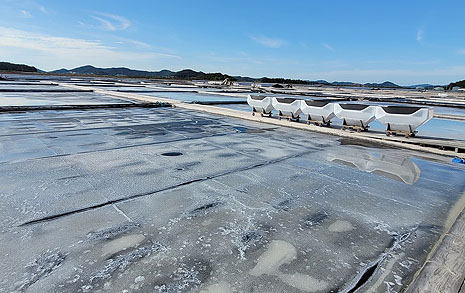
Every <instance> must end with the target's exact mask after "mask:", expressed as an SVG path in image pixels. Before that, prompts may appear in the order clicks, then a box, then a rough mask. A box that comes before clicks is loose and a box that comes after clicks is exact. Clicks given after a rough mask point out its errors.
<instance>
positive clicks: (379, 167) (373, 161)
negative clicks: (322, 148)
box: [326, 149, 421, 184]
mask: <svg viewBox="0 0 465 293" xmlns="http://www.w3.org/2000/svg"><path fill="white" fill-rule="evenodd" d="M326 158H327V160H328V161H331V162H336V163H339V164H344V165H346V166H351V167H354V168H357V169H359V170H362V171H365V172H368V173H372V174H376V175H381V176H384V177H388V178H391V179H394V180H398V181H402V182H404V183H406V184H414V183H415V182H417V181H418V179H419V178H420V173H421V171H420V168H418V166H417V165H416V164H415V163H414V162H413V161H412V160H411V159H410V157H409V156H407V155H405V154H404V155H401V154H382V155H375V154H372V153H368V152H367V151H363V150H357V149H352V151H351V152H345V153H341V152H334V151H330V152H328V153H327V157H326Z"/></svg>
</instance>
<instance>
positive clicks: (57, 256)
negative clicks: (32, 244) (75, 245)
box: [15, 251, 66, 292]
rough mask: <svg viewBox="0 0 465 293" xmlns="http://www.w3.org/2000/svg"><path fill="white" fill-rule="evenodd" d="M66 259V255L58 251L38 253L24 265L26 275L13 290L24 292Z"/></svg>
mask: <svg viewBox="0 0 465 293" xmlns="http://www.w3.org/2000/svg"><path fill="white" fill-rule="evenodd" d="M65 259H66V255H65V254H64V253H62V252H60V251H46V252H45V253H43V254H41V255H39V256H38V257H37V258H36V259H34V260H33V261H32V262H31V263H29V264H27V265H26V271H27V273H26V275H25V276H23V278H24V279H23V281H21V282H20V283H19V284H18V285H17V287H16V289H15V292H25V291H26V290H27V289H28V288H29V287H30V286H32V285H33V284H34V283H36V282H37V281H39V280H40V279H42V278H43V277H46V276H48V275H49V274H50V273H52V272H53V271H54V270H55V269H57V268H58V267H59V266H60V265H61V263H62V262H63V261H64V260H65Z"/></svg>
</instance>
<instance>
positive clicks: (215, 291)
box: [200, 281, 234, 293]
mask: <svg viewBox="0 0 465 293" xmlns="http://www.w3.org/2000/svg"><path fill="white" fill-rule="evenodd" d="M232 292H234V290H233V288H232V287H231V285H230V284H229V283H228V282H225V281H221V282H219V283H216V284H212V285H210V286H208V287H207V288H205V290H202V291H200V293H232Z"/></svg>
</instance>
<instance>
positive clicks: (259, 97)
mask: <svg viewBox="0 0 465 293" xmlns="http://www.w3.org/2000/svg"><path fill="white" fill-rule="evenodd" d="M250 98H251V99H252V100H258V101H261V100H263V99H264V98H266V96H256V95H250Z"/></svg>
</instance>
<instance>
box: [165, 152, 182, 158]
mask: <svg viewBox="0 0 465 293" xmlns="http://www.w3.org/2000/svg"><path fill="white" fill-rule="evenodd" d="M161 155H162V156H165V157H177V156H182V153H180V152H167V153H163V154H161Z"/></svg>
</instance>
